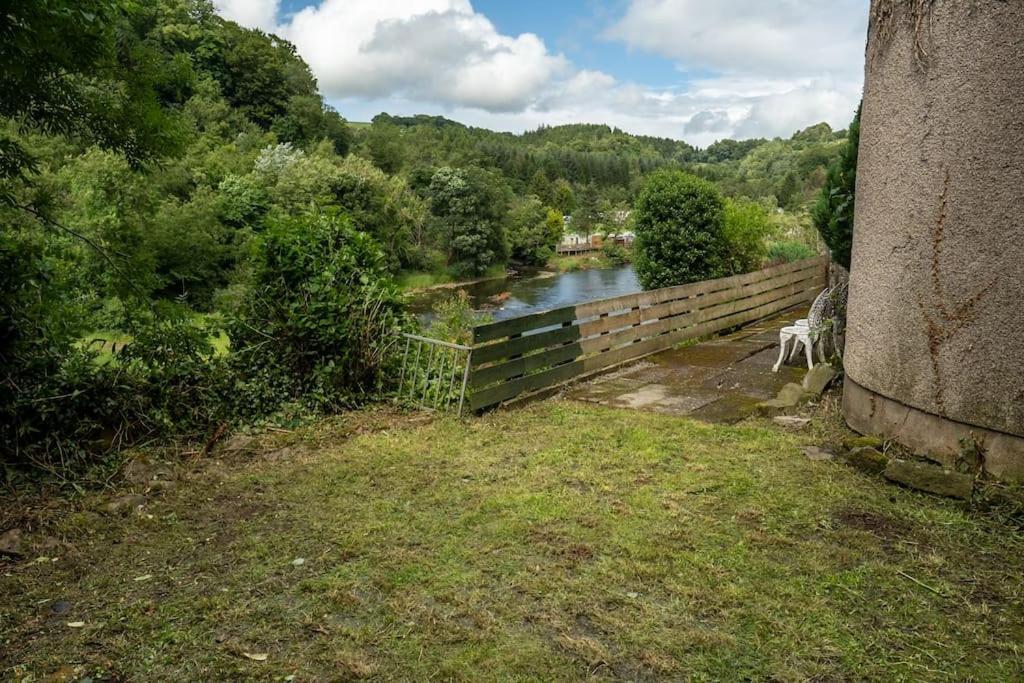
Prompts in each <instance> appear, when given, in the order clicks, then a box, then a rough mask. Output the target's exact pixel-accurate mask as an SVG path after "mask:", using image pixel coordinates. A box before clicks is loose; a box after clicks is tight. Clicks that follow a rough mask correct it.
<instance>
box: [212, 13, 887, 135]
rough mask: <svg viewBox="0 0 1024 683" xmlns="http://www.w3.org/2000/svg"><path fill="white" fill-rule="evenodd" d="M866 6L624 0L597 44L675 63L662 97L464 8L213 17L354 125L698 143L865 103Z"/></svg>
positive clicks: (833, 118) (783, 129)
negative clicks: (614, 131) (382, 115)
mask: <svg viewBox="0 0 1024 683" xmlns="http://www.w3.org/2000/svg"><path fill="white" fill-rule="evenodd" d="M867 3H868V0H834V1H833V2H826V1H825V0H780V1H779V2H772V3H767V2H761V1H758V0H715V2H706V1H703V0H632V1H631V2H630V4H629V6H628V8H627V9H626V11H625V14H624V15H623V17H622V18H621V19H620V20H619V21H618V22H617V23H615V24H614V25H613V26H612V27H611V28H610V29H609V30H608V32H607V35H606V37H607V38H609V39H612V40H618V41H623V42H625V43H626V44H627V45H628V46H630V47H631V48H634V49H638V50H644V51H649V52H653V53H656V54H659V55H661V56H664V57H666V58H669V59H672V60H673V61H675V62H676V63H677V65H678V67H679V69H680V71H681V73H682V74H683V75H681V77H680V78H681V81H683V82H682V83H681V84H680V85H678V86H675V87H670V88H660V89H657V88H651V87H647V86H643V85H639V84H635V83H629V82H623V81H620V80H617V79H616V78H614V77H613V76H611V75H609V74H607V73H604V72H601V71H597V70H588V69H580V68H578V67H575V66H573V65H572V64H570V63H569V62H568V60H566V59H565V58H564V57H563V56H561V55H559V54H555V53H552V52H551V51H549V50H548V48H547V46H546V45H545V44H544V42H543V41H542V40H541V39H540V38H539V37H538V36H536V35H534V34H531V33H524V34H521V35H518V36H509V35H504V34H502V33H500V32H499V31H498V30H497V28H496V27H495V26H494V24H492V23H491V22H490V20H488V19H487V18H486V17H485V16H483V15H482V14H480V13H479V12H476V11H475V10H474V9H473V7H472V5H471V4H470V2H469V0H320V1H319V2H318V3H317V4H313V5H310V6H309V7H306V8H305V9H302V10H300V11H299V12H297V13H295V14H294V15H292V16H291V17H288V18H287V19H286V20H285V21H283V22H282V23H279V24H276V25H275V23H276V22H274V21H273V19H269V20H268V17H274V16H276V13H277V11H278V0H251V1H249V2H246V1H245V0H217V7H218V8H219V10H220V11H221V13H222V14H224V16H228V17H229V18H233V19H235V20H236V21H239V22H240V23H243V24H245V25H249V26H259V27H261V28H265V29H267V28H273V30H274V31H275V32H276V33H277V34H278V35H281V36H282V37H285V38H287V39H288V40H290V41H292V42H293V43H294V44H295V45H296V47H297V48H298V51H299V53H300V54H301V55H302V57H303V58H304V59H305V60H306V61H307V62H308V63H309V64H310V66H311V67H312V69H313V72H314V74H315V75H316V76H317V79H318V82H319V85H320V89H321V91H322V92H323V93H324V95H325V96H326V97H327V98H328V99H329V100H330V101H332V103H334V104H336V105H337V106H338V108H339V110H340V111H341V112H342V113H343V114H345V115H346V116H348V117H349V118H351V119H353V120H360V119H362V120H365V119H367V118H369V117H370V116H372V115H373V114H376V113H378V112H380V111H389V112H391V113H395V114H413V113H438V112H440V113H444V114H445V115H447V116H450V117H451V118H454V119H456V120H459V121H463V122H465V123H468V124H471V125H479V126H486V127H490V128H496V129H502V130H515V131H519V130H524V129H528V128H533V127H536V126H538V125H540V124H551V125H556V124H561V123H577V122H587V123H607V124H609V125H613V126H618V127H620V128H623V129H625V130H628V131H631V132H636V133H643V134H649V135H658V136H665V137H673V138H683V139H686V140H687V141H688V142H690V143H692V144H696V145H699V146H706V145H708V144H710V143H711V142H714V141H715V140H717V139H721V138H723V137H774V136H789V135H792V134H793V133H794V132H795V131H796V130H798V129H800V128H803V127H806V126H808V125H811V124H814V123H817V122H819V121H822V120H825V121H828V122H829V123H830V124H831V125H832V126H833V127H837V128H839V127H845V126H846V125H847V124H848V123H849V121H850V119H851V118H852V117H853V112H854V109H855V108H856V105H857V101H858V99H859V97H860V83H861V78H862V76H861V69H862V65H863V52H864V47H863V46H864V34H865V32H866V17H867V12H868V8H867ZM268 21H269V25H268ZM695 72H696V73H699V74H701V78H699V79H693V78H692V77H689V80H686V79H687V76H686V75H685V74H693V73H695Z"/></svg>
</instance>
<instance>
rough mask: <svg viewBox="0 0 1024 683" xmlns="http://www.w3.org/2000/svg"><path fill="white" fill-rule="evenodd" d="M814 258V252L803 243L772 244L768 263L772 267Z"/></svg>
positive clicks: (769, 249)
mask: <svg viewBox="0 0 1024 683" xmlns="http://www.w3.org/2000/svg"><path fill="white" fill-rule="evenodd" d="M814 256H815V253H814V250H813V249H811V248H810V247H809V246H807V245H806V244H804V243H803V242H792V241H786V242H772V243H771V244H770V245H768V262H769V263H770V264H771V265H777V264H779V263H792V262H793V261H802V260H804V259H808V258H813V257H814Z"/></svg>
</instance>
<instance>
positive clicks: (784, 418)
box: [772, 415, 811, 431]
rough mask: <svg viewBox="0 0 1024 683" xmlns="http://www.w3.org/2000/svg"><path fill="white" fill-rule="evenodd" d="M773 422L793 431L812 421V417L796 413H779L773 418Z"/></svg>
mask: <svg viewBox="0 0 1024 683" xmlns="http://www.w3.org/2000/svg"><path fill="white" fill-rule="evenodd" d="M772 422H774V423H775V424H777V425H779V426H782V427H785V428H786V429H792V430H793V431H799V430H801V429H803V428H804V427H806V426H807V425H809V424H810V423H811V420H810V418H807V417H796V416H794V415H779V416H777V417H773V418H772Z"/></svg>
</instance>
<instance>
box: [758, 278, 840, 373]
mask: <svg viewBox="0 0 1024 683" xmlns="http://www.w3.org/2000/svg"><path fill="white" fill-rule="evenodd" d="M830 304H831V300H830V299H829V290H827V289H826V290H824V291H823V292H822V293H821V294H819V295H818V296H817V298H816V299H815V300H814V303H813V304H811V311H810V313H808V314H807V317H806V318H801V319H800V320H797V321H796V322H795V323H794V324H792V325H790V326H788V327H783V328H782V329H781V330H779V359H778V360H777V361H776V362H775V365H773V366H772V372H778V371H779V368H780V367H782V361H783V360H785V358H786V349H787V348H788V347H789V342H791V341H792V342H793V348H792V350H791V351H790V356H789V357H790V360H792V359H794V358H796V354H797V352H798V351H799V349H800V347H801V346H803V347H804V350H805V352H806V353H807V369H808V370H811V369H813V368H814V346H815V344H818V342H819V340H820V338H821V333H822V331H823V330H824V329H825V322H826V320H827V319H828V317H829V316H828V309H829V308H831V306H830ZM818 357H819V358H821V362H822V363H824V362H825V348H824V346H823V345H822V344H818Z"/></svg>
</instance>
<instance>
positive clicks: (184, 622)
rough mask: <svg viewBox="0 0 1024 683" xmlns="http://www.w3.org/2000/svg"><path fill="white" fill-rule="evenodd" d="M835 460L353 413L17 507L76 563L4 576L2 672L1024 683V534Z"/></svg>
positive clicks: (628, 436)
mask: <svg viewBox="0 0 1024 683" xmlns="http://www.w3.org/2000/svg"><path fill="white" fill-rule="evenodd" d="M819 436H820V432H819ZM814 439H815V432H813V431H812V432H811V433H809V434H808V435H794V434H791V433H787V432H783V431H780V430H778V429H777V428H775V427H774V426H772V425H771V424H770V423H768V422H764V421H750V422H747V423H745V424H742V425H740V426H736V427H723V426H712V425H707V424H702V423H699V422H694V421H691V420H687V419H680V418H671V417H667V416H659V415H653V414H646V413H640V412H632V411H621V410H613V409H608V408H603V407H600V406H591V405H583V404H576V403H572V402H564V401H549V402H546V403H543V404H538V405H535V406H533V407H530V408H526V409H523V410H519V411H506V412H499V413H497V414H493V415H490V416H487V417H484V418H482V419H478V420H472V421H468V422H460V421H457V420H455V419H447V418H445V419H437V420H434V421H430V419H429V418H421V417H418V416H397V415H392V414H390V413H377V412H369V413H355V414H352V415H349V416H346V417H343V418H339V419H337V420H335V421H333V422H328V423H321V424H319V425H317V426H315V427H311V428H309V429H308V431H305V432H301V433H294V434H277V435H272V436H271V437H269V438H268V440H267V441H266V442H259V443H258V444H255V445H254V444H248V445H246V446H245V448H244V449H242V450H240V451H237V452H235V454H233V455H232V454H230V453H227V452H226V451H225V452H222V453H221V454H220V455H219V456H218V458H219V459H217V460H209V461H203V462H200V463H199V464H198V465H195V466H193V467H192V468H191V469H188V470H186V471H183V472H181V471H179V473H178V474H176V475H174V477H176V479H177V486H176V487H174V488H172V489H170V490H165V491H163V492H162V493H159V494H157V493H155V492H150V493H145V494H144V495H145V496H146V498H145V504H144V505H143V506H142V507H141V508H140V509H139V511H138V512H137V513H132V514H129V515H127V516H125V517H123V518H122V517H119V516H113V515H110V514H107V513H97V512H95V511H94V510H96V509H97V508H98V509H103V508H102V505H103V503H102V501H97V500H94V499H92V498H89V497H86V498H83V499H81V500H80V501H77V502H76V503H74V505H73V506H72V505H71V504H70V503H66V504H65V507H60V505H58V504H57V503H52V502H51V503H48V504H46V505H43V506H42V507H40V506H38V505H35V506H29V505H28V504H27V502H26V501H22V502H21V503H19V505H18V506H17V508H15V506H11V507H10V508H8V509H7V511H6V512H3V513H0V528H6V526H5V525H11V524H15V523H16V524H20V525H21V526H22V527H24V528H28V527H31V528H32V529H33V535H34V536H33V537H34V538H36V539H45V538H46V537H47V536H52V537H54V538H55V539H56V541H55V542H57V541H59V542H60V543H61V544H63V545H59V546H56V547H54V546H53V545H52V543H51V544H50V545H49V546H46V545H45V541H39V542H40V543H44V545H43V546H37V547H39V548H44V547H47V548H49V549H38V550H34V551H33V553H32V556H33V557H34V556H37V555H38V556H42V557H46V558H52V557H59V559H57V560H52V559H46V560H38V561H33V560H31V559H29V560H28V561H26V562H22V563H20V564H7V565H6V566H2V567H0V574H2V576H0V634H2V635H0V678H14V679H19V678H24V679H28V678H32V679H33V680H40V679H42V678H43V677H44V676H46V675H52V674H55V673H58V674H59V673H60V672H62V671H64V672H66V673H70V675H72V676H79V677H81V676H86V675H96V674H97V673H99V674H103V675H108V676H115V677H120V678H122V679H128V680H238V679H256V680H277V681H280V680H291V679H287V678H286V677H288V676H294V680H296V681H307V680H344V679H350V678H359V677H372V678H380V679H401V680H426V679H428V678H437V679H459V680H558V679H562V680H579V679H588V678H622V679H631V680H658V679H670V680H679V679H690V680H707V681H711V680H715V681H717V680H778V681H796V680H809V679H810V680H880V681H881V680H884V681H891V680H915V681H919V680H925V681H927V680H935V681H944V680H949V681H953V680H979V681H982V680H991V681H1004V680H1020V679H1021V677H1022V676H1024V646H1022V643H1024V603H1022V601H1024V586H1022V582H1021V574H1020V571H1021V560H1020V558H1021V557H1022V552H1024V539H1022V535H1021V533H1020V531H1019V530H1017V529H1015V528H1013V527H1011V526H1008V525H1006V524H1005V523H1003V522H1001V521H999V520H998V519H996V518H994V517H986V516H982V515H981V514H979V513H976V512H972V511H971V510H969V509H967V508H966V507H965V506H964V505H963V504H960V503H957V502H953V501H949V500H944V499H939V498H935V497H929V496H926V495H922V494H918V493H915V492H912V491H908V490H904V489H900V488H897V487H895V486H892V485H889V484H886V483H884V482H883V481H882V480H881V479H879V478H874V477H869V476H867V475H863V474H861V473H859V472H857V471H855V470H852V469H849V468H847V467H845V466H843V465H839V464H836V463H831V462H810V461H809V460H808V459H807V458H806V457H804V456H803V455H802V454H801V453H800V450H799V448H800V446H801V445H803V444H806V443H811V442H812V441H814ZM164 478H167V477H166V475H165V477H164ZM140 491H141V489H140ZM111 495H112V494H111ZM68 506H70V507H68ZM15 509H17V510H19V511H20V512H15ZM299 558H301V559H302V560H303V561H302V562H298V561H297V560H298V559H299ZM146 577H148V578H146ZM58 600H65V601H68V602H69V603H70V611H69V612H68V613H66V614H62V615H59V616H58V615H54V614H53V613H52V608H53V605H54V601H58ZM68 622H71V623H75V622H84V625H83V626H82V627H81V628H71V627H69V626H67V623H68ZM246 653H248V654H250V655H260V656H262V655H266V661H254V660H253V659H250V658H248V657H247V656H246Z"/></svg>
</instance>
